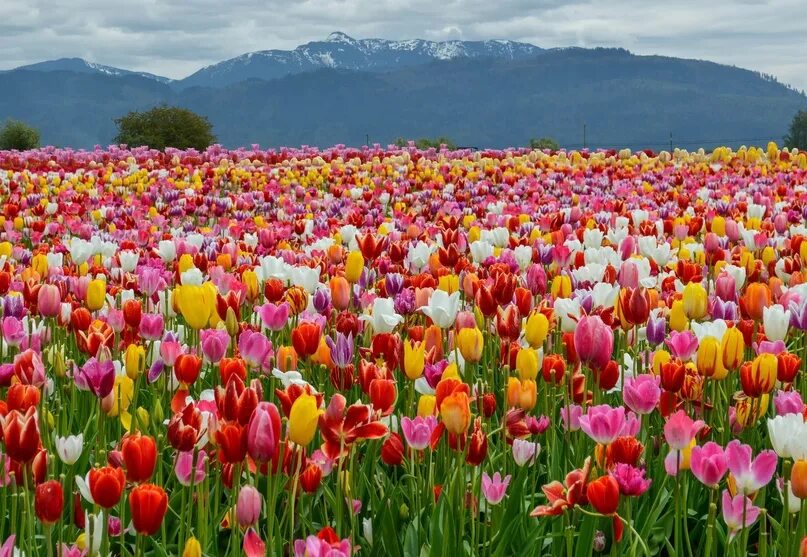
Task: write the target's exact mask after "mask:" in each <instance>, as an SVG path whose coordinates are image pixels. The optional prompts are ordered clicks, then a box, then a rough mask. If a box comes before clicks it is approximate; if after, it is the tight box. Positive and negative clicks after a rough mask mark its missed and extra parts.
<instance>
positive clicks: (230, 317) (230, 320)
mask: <svg viewBox="0 0 807 557" xmlns="http://www.w3.org/2000/svg"><path fill="white" fill-rule="evenodd" d="M224 326H225V328H226V329H227V333H229V335H230V337H235V336H236V335H237V334H238V330H239V328H240V325H239V323H238V316H237V315H236V314H235V310H234V309H233V308H231V307H228V308H227V315H226V317H225V318H224Z"/></svg>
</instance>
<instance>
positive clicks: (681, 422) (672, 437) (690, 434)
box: [664, 410, 705, 451]
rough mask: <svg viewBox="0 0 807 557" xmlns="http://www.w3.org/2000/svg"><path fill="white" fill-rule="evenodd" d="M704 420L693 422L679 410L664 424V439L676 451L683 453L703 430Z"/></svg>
mask: <svg viewBox="0 0 807 557" xmlns="http://www.w3.org/2000/svg"><path fill="white" fill-rule="evenodd" d="M704 425H705V424H704V423H703V420H693V419H692V418H690V417H689V416H688V415H687V413H686V412H684V411H683V410H679V411H678V412H676V413H675V414H673V415H672V416H670V417H669V418H668V419H667V423H665V424H664V439H665V440H666V441H667V444H668V445H669V446H670V449H672V450H674V451H683V450H684V449H686V448H687V447H689V444H690V443H691V442H692V440H693V439H694V438H695V435H697V434H698V432H699V431H700V430H701V428H703V426H704Z"/></svg>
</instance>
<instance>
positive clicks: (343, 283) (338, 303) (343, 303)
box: [328, 277, 350, 311]
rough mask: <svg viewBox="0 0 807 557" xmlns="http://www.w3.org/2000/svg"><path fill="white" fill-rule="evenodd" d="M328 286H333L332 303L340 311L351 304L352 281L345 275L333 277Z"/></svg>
mask: <svg viewBox="0 0 807 557" xmlns="http://www.w3.org/2000/svg"><path fill="white" fill-rule="evenodd" d="M328 286H330V288H331V303H333V307H335V308H336V309H337V310H339V311H343V310H346V309H347V308H348V306H349V305H350V283H349V282H348V281H347V279H346V278H345V277H333V278H332V279H331V280H330V281H329V282H328Z"/></svg>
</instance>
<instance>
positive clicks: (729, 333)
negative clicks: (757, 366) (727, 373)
mask: <svg viewBox="0 0 807 557" xmlns="http://www.w3.org/2000/svg"><path fill="white" fill-rule="evenodd" d="M720 351H721V352H722V354H723V367H725V368H726V369H731V370H734V369H737V368H738V367H740V364H742V363H743V360H744V359H745V339H744V338H743V334H742V332H741V331H740V330H739V329H738V328H736V327H731V328H730V329H726V332H725V333H724V334H723V340H722V341H721V342H720Z"/></svg>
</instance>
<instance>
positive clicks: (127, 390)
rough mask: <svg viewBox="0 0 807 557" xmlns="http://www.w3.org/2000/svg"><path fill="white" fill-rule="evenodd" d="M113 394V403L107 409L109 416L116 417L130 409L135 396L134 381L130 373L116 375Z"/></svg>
mask: <svg viewBox="0 0 807 557" xmlns="http://www.w3.org/2000/svg"><path fill="white" fill-rule="evenodd" d="M111 396H112V405H111V407H110V408H109V410H107V416H110V417H113V418H114V417H116V416H118V415H119V414H122V413H124V412H126V411H127V410H129V405H130V404H131V403H132V398H133V397H134V381H132V380H131V379H130V378H129V376H128V375H118V376H116V377H115V385H114V386H113V387H112V394H111Z"/></svg>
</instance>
